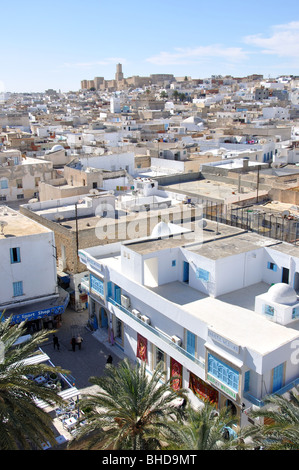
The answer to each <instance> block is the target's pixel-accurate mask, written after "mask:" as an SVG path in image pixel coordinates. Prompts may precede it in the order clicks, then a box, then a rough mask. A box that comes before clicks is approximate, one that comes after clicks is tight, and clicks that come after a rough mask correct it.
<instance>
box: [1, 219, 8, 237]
mask: <svg viewBox="0 0 299 470" xmlns="http://www.w3.org/2000/svg"><path fill="white" fill-rule="evenodd" d="M6 225H8V223H7V222H5V220H0V227H1V235H4V233H3V230H4V227H5V226H6Z"/></svg>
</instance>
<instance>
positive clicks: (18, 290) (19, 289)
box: [12, 281, 23, 297]
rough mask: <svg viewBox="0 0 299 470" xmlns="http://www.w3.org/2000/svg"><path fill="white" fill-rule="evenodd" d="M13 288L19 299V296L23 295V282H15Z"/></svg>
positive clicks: (15, 295)
mask: <svg viewBox="0 0 299 470" xmlns="http://www.w3.org/2000/svg"><path fill="white" fill-rule="evenodd" d="M12 287H13V295H14V297H18V296H19V295H23V281H17V282H13V283H12Z"/></svg>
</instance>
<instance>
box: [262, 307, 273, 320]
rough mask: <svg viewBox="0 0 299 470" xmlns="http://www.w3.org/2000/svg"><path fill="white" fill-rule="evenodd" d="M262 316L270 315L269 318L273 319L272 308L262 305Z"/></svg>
mask: <svg viewBox="0 0 299 470" xmlns="http://www.w3.org/2000/svg"><path fill="white" fill-rule="evenodd" d="M264 314H265V315H270V316H271V317H273V315H274V307H271V305H264Z"/></svg>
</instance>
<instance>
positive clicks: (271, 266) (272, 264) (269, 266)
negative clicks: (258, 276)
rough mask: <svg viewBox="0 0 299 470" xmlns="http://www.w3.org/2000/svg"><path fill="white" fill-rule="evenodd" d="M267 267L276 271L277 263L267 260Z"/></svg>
mask: <svg viewBox="0 0 299 470" xmlns="http://www.w3.org/2000/svg"><path fill="white" fill-rule="evenodd" d="M267 268H268V269H271V271H274V272H276V271H277V265H276V264H275V263H271V262H270V261H268V263H267Z"/></svg>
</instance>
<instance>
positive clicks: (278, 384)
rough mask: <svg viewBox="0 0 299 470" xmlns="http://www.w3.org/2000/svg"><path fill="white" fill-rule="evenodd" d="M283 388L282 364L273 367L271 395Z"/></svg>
mask: <svg viewBox="0 0 299 470" xmlns="http://www.w3.org/2000/svg"><path fill="white" fill-rule="evenodd" d="M282 386H283V364H280V365H279V366H276V367H274V369H273V387H272V393H275V392H277V390H279V389H280V388H282Z"/></svg>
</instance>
